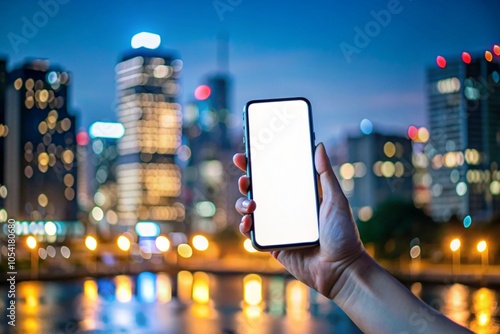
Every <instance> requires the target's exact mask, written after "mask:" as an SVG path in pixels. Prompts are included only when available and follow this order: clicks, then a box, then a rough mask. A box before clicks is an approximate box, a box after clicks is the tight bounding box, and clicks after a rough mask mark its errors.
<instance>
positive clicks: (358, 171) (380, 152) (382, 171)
mask: <svg viewBox="0 0 500 334" xmlns="http://www.w3.org/2000/svg"><path fill="white" fill-rule="evenodd" d="M347 149H348V150H347V151H348V162H345V163H343V164H342V165H340V166H334V169H335V171H336V174H337V175H338V177H339V181H340V184H341V186H342V189H343V191H344V193H345V194H346V196H347V197H348V198H349V202H350V204H351V207H352V209H353V213H354V216H355V217H356V218H358V219H359V220H361V221H366V220H368V219H370V218H371V216H372V214H373V211H374V210H375V208H376V207H377V205H378V204H380V203H381V202H383V201H385V200H388V199H391V198H398V199H402V200H407V201H411V200H412V195H413V193H412V192H413V186H412V170H413V168H412V165H411V156H412V146H411V142H410V140H409V139H408V138H406V137H402V136H394V135H383V134H380V133H375V132H374V133H370V134H367V135H362V136H358V137H349V138H348V139H347Z"/></svg>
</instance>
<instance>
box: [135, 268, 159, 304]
mask: <svg viewBox="0 0 500 334" xmlns="http://www.w3.org/2000/svg"><path fill="white" fill-rule="evenodd" d="M155 289H156V275H155V274H153V273H148V272H145V273H140V274H139V276H137V295H138V297H139V298H140V300H142V301H143V302H145V303H153V302H154V301H155V300H156V292H155Z"/></svg>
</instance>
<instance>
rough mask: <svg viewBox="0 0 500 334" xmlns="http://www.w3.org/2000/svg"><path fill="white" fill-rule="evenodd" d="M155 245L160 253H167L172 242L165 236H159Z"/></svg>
mask: <svg viewBox="0 0 500 334" xmlns="http://www.w3.org/2000/svg"><path fill="white" fill-rule="evenodd" d="M155 245H156V248H158V250H159V251H160V252H166V251H168V250H169V249H170V241H169V240H168V239H167V237H165V236H164V235H159V236H158V237H157V238H156V240H155Z"/></svg>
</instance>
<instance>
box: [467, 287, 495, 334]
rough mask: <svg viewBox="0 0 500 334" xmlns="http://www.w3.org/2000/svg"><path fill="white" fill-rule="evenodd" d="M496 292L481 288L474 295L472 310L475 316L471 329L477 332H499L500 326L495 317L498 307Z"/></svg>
mask: <svg viewBox="0 0 500 334" xmlns="http://www.w3.org/2000/svg"><path fill="white" fill-rule="evenodd" d="M497 306H498V305H497V301H496V294H495V292H494V291H492V290H489V289H486V288H481V289H479V290H477V291H476V292H474V294H473V295H472V312H473V313H474V315H475V317H474V319H473V320H472V321H471V324H470V329H471V330H473V331H474V332H476V333H479V334H481V333H484V334H486V333H498V332H499V330H500V326H499V325H498V323H497V322H496V321H495V319H494V318H493V315H494V314H495V311H496V309H497Z"/></svg>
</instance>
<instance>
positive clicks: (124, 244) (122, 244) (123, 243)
mask: <svg viewBox="0 0 500 334" xmlns="http://www.w3.org/2000/svg"><path fill="white" fill-rule="evenodd" d="M116 244H117V245H118V248H120V249H121V250H122V251H124V252H126V251H128V250H129V249H130V245H131V244H130V240H129V239H128V238H127V237H126V236H124V235H120V236H119V237H118V239H117V241H116Z"/></svg>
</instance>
